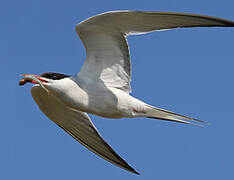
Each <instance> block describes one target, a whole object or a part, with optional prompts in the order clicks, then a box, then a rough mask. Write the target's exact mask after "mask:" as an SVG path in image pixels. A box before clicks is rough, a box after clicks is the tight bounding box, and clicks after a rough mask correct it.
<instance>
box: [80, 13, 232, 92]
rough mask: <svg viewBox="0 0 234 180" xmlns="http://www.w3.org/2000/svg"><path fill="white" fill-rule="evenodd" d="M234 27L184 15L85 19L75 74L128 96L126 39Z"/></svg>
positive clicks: (108, 15)
mask: <svg viewBox="0 0 234 180" xmlns="http://www.w3.org/2000/svg"><path fill="white" fill-rule="evenodd" d="M212 26H232V27H233V26H234V22H232V21H228V20H225V19H220V18H216V17H209V16H203V15H195V14H185V13H168V12H141V11H114V12H107V13H104V14H100V15H97V16H93V17H91V18H88V19H87V20H85V21H83V22H81V23H80V24H78V25H77V26H76V32H77V34H78V35H79V37H80V38H81V40H82V42H83V44H84V46H85V48H86V55H87V57H86V61H85V63H84V65H83V67H82V69H81V71H80V73H79V74H78V75H79V76H83V77H84V78H89V79H91V80H94V81H95V82H101V83H104V84H105V85H106V86H108V87H116V88H120V89H122V90H124V91H126V92H130V91H131V88H130V79H131V69H130V57H129V50H128V45H127V41H126V38H125V36H126V35H129V34H143V33H147V32H152V31H156V30H162V29H172V28H182V27H212Z"/></svg>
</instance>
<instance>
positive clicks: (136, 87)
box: [0, 0, 234, 180]
mask: <svg viewBox="0 0 234 180" xmlns="http://www.w3.org/2000/svg"><path fill="white" fill-rule="evenodd" d="M233 7H234V1H231V0H222V1H220V0H205V1H204V0H196V1H190V0H178V1H175V0H174V1H173V0H157V1H156V0H149V1H147V0H144V1H130V0H129V1H127V0H118V1H111V0H98V1H94V0H93V1H90V0H85V1H79V0H69V1H65V0H64V1H62V0H56V1H55V0H50V1H47V0H40V1H33V0H21V1H18V0H9V1H1V2H0V72H1V76H0V82H1V90H0V91H1V93H0V97H1V121H0V122H1V125H0V142H1V146H0V179H4V180H14V179H23V180H31V179H34V180H41V179H45V180H46V179H56V180H64V179H112V180H115V179H118V180H119V179H128V180H131V179H163V180H170V179H190V180H197V179H233V178H234V172H233V166H234V164H233V163H234V153H233V152H234V142H233V135H234V132H233V131H234V117H233V107H234V102H233V100H234V98H233V97H234V96H233V92H234V85H233V77H234V70H233V67H234V57H233V54H234V53H233V52H234V28H193V29H177V30H171V31H163V32H155V33H151V34H147V35H142V36H131V37H129V38H128V40H129V45H130V50H131V58H132V72H133V78H132V88H133V92H132V95H133V96H135V97H137V98H139V99H141V100H143V101H145V102H147V103H149V104H152V105H155V106H157V107H161V108H165V109H168V110H171V111H174V112H177V113H181V114H185V115H188V116H192V117H195V118H198V119H201V120H205V121H207V122H209V123H211V125H209V126H207V127H205V128H201V127H196V126H190V125H183V124H178V123H172V122H165V121H159V120H154V119H146V118H137V119H113V120H112V119H111V120H109V119H104V118H100V117H97V116H91V117H92V119H93V122H94V124H95V125H96V126H97V128H98V129H99V131H100V133H101V134H102V135H103V137H104V138H105V140H106V141H107V142H108V143H109V144H110V145H111V146H112V147H113V148H114V149H115V150H116V151H117V152H118V153H119V155H121V156H122V157H123V158H124V159H125V160H126V161H127V162H128V163H129V164H130V165H131V166H132V167H134V168H135V169H136V170H137V171H139V172H140V173H141V175H140V176H137V175H134V174H131V173H129V172H127V171H124V170H122V169H120V168H118V167H116V166H114V165H112V164H110V163H108V162H106V161H105V160H103V159H101V158H99V157H98V156H96V155H94V154H93V153H91V152H90V151H88V150H87V149H86V148H84V147H83V146H82V145H80V144H79V143H78V142H76V141H75V140H74V139H73V138H72V137H70V136H69V135H67V134H66V133H65V132H64V131H63V130H62V129H60V128H59V127H57V126H56V125H55V124H54V123H53V122H52V121H50V120H48V118H47V117H46V116H45V115H44V114H42V112H40V110H39V109H38V107H37V105H36V104H35V102H34V101H33V100H32V97H31V95H30V87H31V84H28V85H25V86H23V87H19V86H18V81H19V80H20V76H19V74H21V73H34V74H41V73H43V72H51V71H52V72H61V73H64V74H75V73H77V72H78V71H79V69H80V68H81V66H82V64H83V60H84V58H85V49H84V47H83V45H82V43H81V41H80V40H79V38H78V37H77V35H76V33H75V25H76V24H77V23H79V22H80V21H82V20H84V19H85V18H88V17H90V16H93V15H96V14H98V13H102V12H105V11H109V10H146V11H171V12H188V13H198V14H205V15H211V16H217V17H222V18H227V19H230V20H234V11H233Z"/></svg>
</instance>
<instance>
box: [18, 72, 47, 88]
mask: <svg viewBox="0 0 234 180" xmlns="http://www.w3.org/2000/svg"><path fill="white" fill-rule="evenodd" d="M21 76H24V78H22V79H21V80H20V81H19V86H22V85H24V84H26V83H28V82H30V83H34V84H38V83H37V82H36V81H34V80H31V79H28V78H27V76H34V77H35V78H37V79H38V80H40V81H42V82H48V81H47V80H46V79H45V78H43V77H40V76H38V75H34V74H21Z"/></svg>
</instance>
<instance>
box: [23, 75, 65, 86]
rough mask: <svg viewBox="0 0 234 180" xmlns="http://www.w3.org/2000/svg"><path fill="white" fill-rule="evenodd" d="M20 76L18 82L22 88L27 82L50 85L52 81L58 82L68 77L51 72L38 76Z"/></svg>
mask: <svg viewBox="0 0 234 180" xmlns="http://www.w3.org/2000/svg"><path fill="white" fill-rule="evenodd" d="M22 76H23V78H22V79H21V80H20V81H19V86H22V85H24V84H26V83H28V82H30V83H34V84H40V83H50V82H52V81H54V80H60V79H63V78H66V77H69V76H68V75H64V74H61V73H53V72H47V73H43V74H41V75H40V76H38V75H34V74H22Z"/></svg>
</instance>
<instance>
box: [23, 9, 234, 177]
mask: <svg viewBox="0 0 234 180" xmlns="http://www.w3.org/2000/svg"><path fill="white" fill-rule="evenodd" d="M218 26H220V27H234V22H233V21H229V20H225V19H221V18H216V17H210V16H204V15H196V14H187V13H173V12H142V11H112V12H106V13H103V14H99V15H96V16H93V17H90V18H88V19H86V20H84V21H82V22H81V23H79V24H78V25H77V26H76V32H77V34H78V36H79V37H80V39H81V40H82V42H83V44H84V46H85V48H86V55H87V56H86V60H85V62H84V65H83V67H82V68H81V70H80V72H79V73H78V74H76V75H74V76H68V75H64V74H60V73H52V72H51V73H50V72H49V73H43V74H41V75H40V76H38V75H30V74H24V75H23V76H24V77H23V78H22V79H21V80H20V82H19V85H24V84H25V83H27V82H31V83H34V84H35V85H34V86H33V87H32V88H31V94H32V97H33V99H34V100H35V102H36V103H37V105H38V106H39V108H40V110H41V111H42V112H43V113H44V114H45V115H46V116H47V117H48V118H49V119H51V120H52V121H54V122H55V123H56V124H57V125H58V126H60V127H61V128H62V129H63V130H65V131H66V132H67V133H68V134H70V135H71V136H72V137H73V138H74V139H76V140H77V141H79V142H80V143H81V144H82V145H84V146H85V147H86V148H88V149H89V150H91V151H92V152H94V153H96V154H97V155H99V156H100V157H102V158H103V159H105V160H107V161H109V162H111V163H113V164H114V165H116V166H119V167H120V168H123V169H125V170H128V171H130V172H132V173H135V174H139V173H138V172H137V171H136V170H134V169H133V168H132V167H131V166H130V165H128V164H127V162H126V161H125V160H123V159H122V158H121V157H120V156H119V155H118V154H117V153H116V152H115V151H114V150H113V149H112V148H111V147H110V145H108V144H107V143H106V142H105V140H104V139H103V138H102V136H101V135H100V134H99V132H98V131H97V129H96V128H95V126H94V124H93V123H92V121H91V119H90V118H89V116H88V113H91V114H94V115H98V116H102V117H105V118H135V117H146V118H155V119H162V120H168V121H175V122H180V123H187V124H194V122H195V124H196V123H198V124H202V123H204V122H203V121H201V120H198V119H194V118H191V117H187V116H184V115H180V114H176V113H173V112H170V111H167V110H164V109H160V108H157V107H154V106H152V105H149V104H147V103H144V102H142V101H140V100H138V99H136V98H134V97H132V96H131V95H130V92H131V87H130V81H131V65H130V55H129V49H128V44H127V40H126V37H127V35H134V34H135V35H136V34H144V33H149V32H153V31H157V30H166V29H173V28H185V27H186V28H189V27H218Z"/></svg>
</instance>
